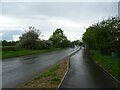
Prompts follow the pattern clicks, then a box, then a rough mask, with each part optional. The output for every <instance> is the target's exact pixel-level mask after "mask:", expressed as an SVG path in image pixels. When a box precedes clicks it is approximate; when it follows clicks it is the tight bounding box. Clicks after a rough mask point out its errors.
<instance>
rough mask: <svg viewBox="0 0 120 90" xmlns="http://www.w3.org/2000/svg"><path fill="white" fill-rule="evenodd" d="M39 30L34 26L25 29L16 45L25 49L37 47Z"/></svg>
mask: <svg viewBox="0 0 120 90" xmlns="http://www.w3.org/2000/svg"><path fill="white" fill-rule="evenodd" d="M40 34H41V32H40V30H39V29H36V28H35V27H31V26H30V27H29V28H28V30H25V33H24V34H22V36H21V37H20V41H19V43H18V45H19V46H20V47H22V48H26V49H36V48H39V41H40V39H39V36H40Z"/></svg>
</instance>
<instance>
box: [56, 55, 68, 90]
mask: <svg viewBox="0 0 120 90" xmlns="http://www.w3.org/2000/svg"><path fill="white" fill-rule="evenodd" d="M69 64H70V57H69V59H68V61H67V71H66V72H65V74H64V76H63V78H62V80H61V82H60V84H59V85H58V87H57V90H58V89H59V88H60V86H61V84H62V83H63V81H64V79H65V77H66V75H67V73H68V71H69Z"/></svg>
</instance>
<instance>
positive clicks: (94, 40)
mask: <svg viewBox="0 0 120 90" xmlns="http://www.w3.org/2000/svg"><path fill="white" fill-rule="evenodd" d="M82 40H83V41H84V43H85V45H86V46H87V47H88V48H89V49H93V50H98V51H100V52H101V53H102V54H107V55H110V54H111V53H112V52H115V53H117V54H118V56H119V55H120V18H119V17H111V18H108V19H105V20H102V21H101V22H98V23H95V24H93V25H92V26H90V27H88V28H87V29H86V32H85V33H84V34H83V37H82Z"/></svg>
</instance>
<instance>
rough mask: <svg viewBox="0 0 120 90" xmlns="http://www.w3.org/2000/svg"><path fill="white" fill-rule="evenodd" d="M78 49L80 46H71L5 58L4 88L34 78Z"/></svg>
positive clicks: (3, 71)
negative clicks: (53, 50)
mask: <svg viewBox="0 0 120 90" xmlns="http://www.w3.org/2000/svg"><path fill="white" fill-rule="evenodd" d="M78 49H79V48H74V49H71V48H69V49H65V50H62V51H55V52H50V53H45V54H37V55H30V56H22V57H16V58H11V59H6V60H4V61H3V62H2V86H3V88H14V87H16V86H18V85H20V84H22V83H24V82H25V81H27V80H30V79H32V78H33V77H34V76H36V75H37V74H40V73H41V72H42V71H43V70H45V69H46V68H48V67H49V66H51V65H53V64H55V63H57V62H58V61H60V60H61V59H63V58H64V57H66V56H68V55H69V54H70V53H73V52H75V51H76V50H78Z"/></svg>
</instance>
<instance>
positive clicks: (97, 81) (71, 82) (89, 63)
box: [59, 48, 120, 89]
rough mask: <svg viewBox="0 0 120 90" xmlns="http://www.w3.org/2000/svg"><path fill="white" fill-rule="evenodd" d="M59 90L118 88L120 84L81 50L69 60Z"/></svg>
mask: <svg viewBox="0 0 120 90" xmlns="http://www.w3.org/2000/svg"><path fill="white" fill-rule="evenodd" d="M61 88H120V84H118V82H117V81H116V80H114V79H113V78H112V77H111V76H110V75H109V74H107V73H106V72H105V71H104V70H103V69H102V68H100V67H99V66H98V65H97V64H96V63H95V62H94V61H93V60H92V59H91V58H89V56H88V54H87V52H86V51H84V49H83V48H82V49H81V50H80V51H78V52H77V53H76V54H74V55H73V56H72V57H71V58H70V68H69V71H68V73H67V75H66V77H65V79H64V81H63V83H62V84H61V86H60V88H59V89H61Z"/></svg>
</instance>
